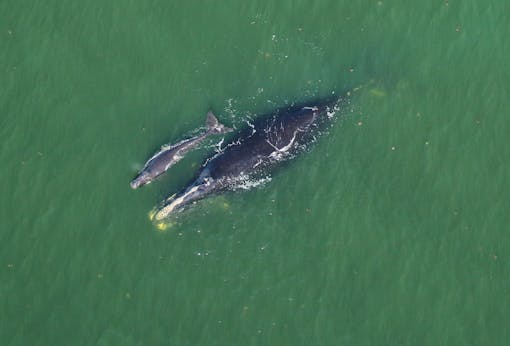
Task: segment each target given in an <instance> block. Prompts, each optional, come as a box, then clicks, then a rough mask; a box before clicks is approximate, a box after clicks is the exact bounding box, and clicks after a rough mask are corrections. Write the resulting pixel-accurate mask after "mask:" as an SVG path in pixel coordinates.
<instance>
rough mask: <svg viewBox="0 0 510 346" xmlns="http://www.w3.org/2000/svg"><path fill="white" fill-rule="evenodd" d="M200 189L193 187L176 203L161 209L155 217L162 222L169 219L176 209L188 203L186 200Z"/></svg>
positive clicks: (177, 199) (175, 201)
mask: <svg viewBox="0 0 510 346" xmlns="http://www.w3.org/2000/svg"><path fill="white" fill-rule="evenodd" d="M199 187H200V186H193V187H192V188H190V189H189V190H188V191H186V192H185V193H184V194H183V195H182V196H180V197H178V198H176V199H175V200H174V201H172V203H170V204H168V205H166V206H164V207H163V208H161V210H159V211H158V212H157V213H156V215H155V218H156V220H158V221H161V220H162V219H164V218H165V217H167V216H168V214H170V213H171V212H172V211H173V210H174V209H175V208H176V207H178V206H180V205H181V204H182V203H183V202H184V201H186V198H187V197H188V196H189V195H191V194H192V193H194V192H195V191H197V190H198V188H199Z"/></svg>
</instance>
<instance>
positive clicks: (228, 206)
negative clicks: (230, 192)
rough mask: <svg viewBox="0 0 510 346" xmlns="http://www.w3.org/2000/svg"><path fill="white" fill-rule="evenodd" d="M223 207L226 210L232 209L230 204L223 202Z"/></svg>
mask: <svg viewBox="0 0 510 346" xmlns="http://www.w3.org/2000/svg"><path fill="white" fill-rule="evenodd" d="M222 207H223V209H225V210H227V209H230V204H228V203H227V202H223V204H222Z"/></svg>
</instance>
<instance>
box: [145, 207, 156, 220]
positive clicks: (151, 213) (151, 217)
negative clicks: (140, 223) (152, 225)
mask: <svg viewBox="0 0 510 346" xmlns="http://www.w3.org/2000/svg"><path fill="white" fill-rule="evenodd" d="M156 212H157V210H156V208H154V209H152V210H151V211H149V213H147V216H149V220H151V221H152V220H154V215H156Z"/></svg>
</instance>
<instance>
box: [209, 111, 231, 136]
mask: <svg viewBox="0 0 510 346" xmlns="http://www.w3.org/2000/svg"><path fill="white" fill-rule="evenodd" d="M205 127H206V128H207V131H208V132H210V133H214V134H225V133H229V132H232V131H233V129H231V128H230V127H226V126H225V125H223V124H221V123H220V122H219V121H218V119H217V118H216V116H215V115H214V114H213V112H211V111H209V112H208V113H207V117H206V119H205Z"/></svg>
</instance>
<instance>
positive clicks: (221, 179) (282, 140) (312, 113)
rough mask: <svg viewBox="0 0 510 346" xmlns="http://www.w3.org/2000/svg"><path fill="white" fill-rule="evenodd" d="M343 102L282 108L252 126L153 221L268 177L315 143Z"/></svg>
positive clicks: (173, 197) (207, 164)
mask: <svg viewBox="0 0 510 346" xmlns="http://www.w3.org/2000/svg"><path fill="white" fill-rule="evenodd" d="M340 101H341V99H340V98H338V97H336V98H335V99H334V100H331V99H329V100H322V101H318V102H310V103H308V104H303V105H295V106H290V107H286V108H282V109H279V110H277V111H275V112H273V113H272V114H270V115H269V116H266V117H262V118H261V119H260V120H258V121H255V123H254V124H250V126H249V127H247V128H246V129H245V130H244V131H242V132H241V133H240V134H239V135H238V136H237V137H235V138H234V139H233V140H232V141H231V142H230V143H229V144H228V145H227V146H226V148H225V149H224V150H223V151H222V152H220V153H219V154H218V155H217V156H215V157H213V158H212V159H210V160H208V161H206V163H205V164H204V165H203V168H202V170H201V171H200V173H199V175H198V177H197V178H196V179H195V180H194V181H192V183H191V184H189V185H188V186H187V187H186V188H184V189H183V190H182V191H181V192H179V193H177V194H175V195H173V196H171V197H169V198H167V199H166V200H165V201H163V203H162V204H161V206H160V207H159V208H158V209H157V210H156V211H155V213H153V214H152V216H151V219H155V220H157V221H161V220H163V219H165V218H166V217H168V216H169V215H171V214H173V213H176V212H178V211H180V210H182V209H184V208H185V207H186V206H188V205H190V204H192V203H194V202H196V201H198V200H200V199H202V198H205V197H207V196H209V195H211V194H214V193H221V192H223V191H227V190H233V189H236V188H238V187H239V186H240V185H241V184H243V182H246V181H247V180H248V179H253V178H256V177H257V176H263V175H264V174H267V172H268V171H269V170H271V169H272V168H273V167H275V166H277V164H278V163H280V162H282V161H285V160H287V159H289V158H292V157H294V156H295V154H297V153H298V152H300V151H302V150H303V149H304V148H305V147H306V144H308V143H309V142H311V141H313V140H314V139H315V138H316V136H317V135H318V134H319V133H320V129H321V127H323V125H325V124H327V123H328V122H329V120H330V119H331V118H332V117H333V115H334V113H335V111H336V110H338V105H339V104H340Z"/></svg>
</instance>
